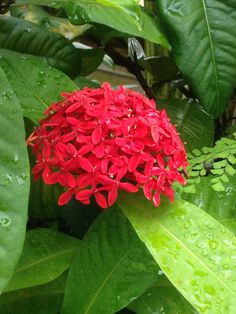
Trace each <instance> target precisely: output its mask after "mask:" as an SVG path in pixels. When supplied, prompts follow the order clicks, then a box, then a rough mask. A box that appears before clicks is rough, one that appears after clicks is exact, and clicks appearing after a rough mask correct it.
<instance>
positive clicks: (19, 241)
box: [0, 66, 29, 292]
mask: <svg viewBox="0 0 236 314" xmlns="http://www.w3.org/2000/svg"><path fill="white" fill-rule="evenodd" d="M0 91H1V92H0V292H2V290H3V289H4V288H5V286H6V284H7V283H8V281H9V279H10V277H11V276H12V273H13V271H14V267H15V265H16V263H17V261H18V259H19V257H20V254H21V250H22V247H23V242H24V238H25V227H26V221H27V207H28V194H29V162H28V156H27V150H26V145H25V130H24V124H23V116H22V112H21V109H20V104H19V102H18V100H17V97H16V95H15V93H14V89H13V88H12V86H11V85H10V84H9V81H8V79H7V77H6V75H5V73H4V71H3V69H2V68H1V66H0Z"/></svg>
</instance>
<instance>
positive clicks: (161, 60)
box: [138, 56, 178, 83]
mask: <svg viewBox="0 0 236 314" xmlns="http://www.w3.org/2000/svg"><path fill="white" fill-rule="evenodd" d="M138 64H139V65H140V66H141V67H142V68H143V69H144V70H146V71H147V72H149V73H150V74H151V75H152V76H153V80H154V82H155V83H160V82H163V81H169V80H171V79H173V78H174V77H175V76H176V75H177V73H178V68H177V66H176V64H175V63H174V61H173V60H172V59H171V58H169V57H166V56H161V57H156V56H153V57H147V58H142V59H140V60H138Z"/></svg>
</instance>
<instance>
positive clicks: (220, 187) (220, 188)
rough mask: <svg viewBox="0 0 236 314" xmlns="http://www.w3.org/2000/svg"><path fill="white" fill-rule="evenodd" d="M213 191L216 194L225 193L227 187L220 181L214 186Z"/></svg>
mask: <svg viewBox="0 0 236 314" xmlns="http://www.w3.org/2000/svg"><path fill="white" fill-rule="evenodd" d="M212 189H213V190H214V191H216V192H224V191H225V187H224V186H223V184H222V183H221V182H220V181H219V182H217V183H216V184H213V185H212Z"/></svg>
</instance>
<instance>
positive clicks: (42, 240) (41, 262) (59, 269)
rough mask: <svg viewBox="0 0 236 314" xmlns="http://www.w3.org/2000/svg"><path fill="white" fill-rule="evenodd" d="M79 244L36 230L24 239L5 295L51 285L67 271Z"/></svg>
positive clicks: (50, 231) (76, 241) (60, 236)
mask: <svg viewBox="0 0 236 314" xmlns="http://www.w3.org/2000/svg"><path fill="white" fill-rule="evenodd" d="M79 244H80V242H79V240H77V239H75V238H72V237H69V236H67V235H65V234H63V233H60V232H58V231H55V230H50V229H35V230H32V231H29V232H28V233H27V235H26V239H25V244H24V249H23V252H22V255H21V258H20V260H19V262H18V265H17V267H16V269H15V272H14V274H13V277H12V279H11V280H10V282H9V284H8V285H7V287H6V289H5V291H6V292H7V291H12V290H17V289H22V288H27V287H33V286H37V285H41V284H44V283H47V282H50V281H52V280H54V279H56V278H57V277H59V276H60V275H61V274H62V273H63V272H64V271H65V270H66V269H68V268H69V266H70V264H71V262H72V260H73V258H74V255H75V252H76V251H77V249H78V246H79Z"/></svg>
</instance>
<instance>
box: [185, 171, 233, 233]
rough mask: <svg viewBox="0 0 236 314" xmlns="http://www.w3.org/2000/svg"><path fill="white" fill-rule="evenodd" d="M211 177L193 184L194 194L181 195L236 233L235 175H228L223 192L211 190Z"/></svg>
mask: <svg viewBox="0 0 236 314" xmlns="http://www.w3.org/2000/svg"><path fill="white" fill-rule="evenodd" d="M212 178H214V177H213V176H211V175H209V176H207V177H205V178H202V179H201V183H200V184H197V185H195V189H196V192H195V194H194V195H188V194H187V193H183V194H181V197H182V198H183V199H185V200H186V201H188V202H190V203H192V204H194V205H196V206H198V207H200V208H202V209H203V210H205V211H206V212H207V213H208V214H210V215H212V216H213V217H214V218H215V219H217V220H218V221H220V222H221V223H222V224H224V225H225V226H226V227H227V228H229V229H230V230H231V231H233V232H234V234H235V235H236V197H235V195H236V177H235V176H232V177H231V176H229V177H228V182H226V183H225V184H224V188H225V191H224V192H215V191H214V190H212V188H211V181H212V180H213V179H212ZM214 179H218V178H214ZM218 180H219V179H218Z"/></svg>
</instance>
